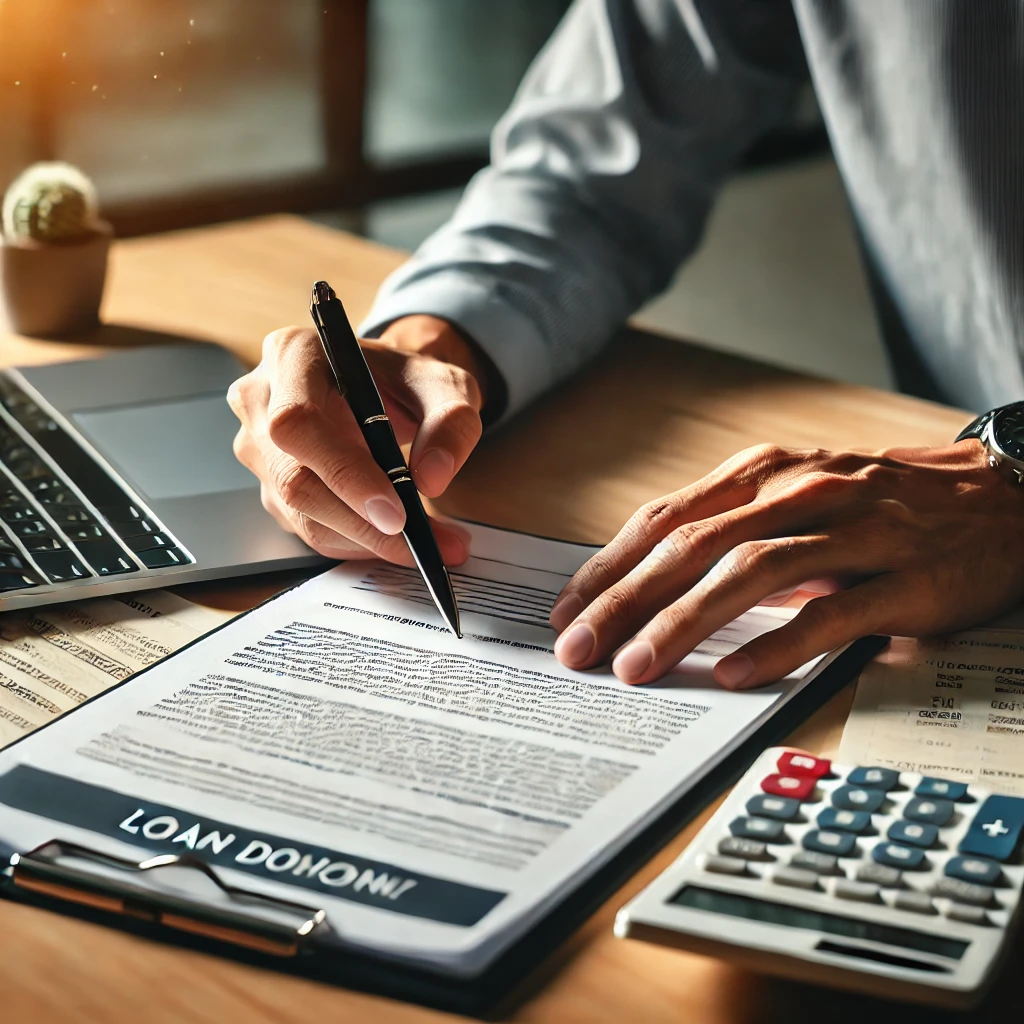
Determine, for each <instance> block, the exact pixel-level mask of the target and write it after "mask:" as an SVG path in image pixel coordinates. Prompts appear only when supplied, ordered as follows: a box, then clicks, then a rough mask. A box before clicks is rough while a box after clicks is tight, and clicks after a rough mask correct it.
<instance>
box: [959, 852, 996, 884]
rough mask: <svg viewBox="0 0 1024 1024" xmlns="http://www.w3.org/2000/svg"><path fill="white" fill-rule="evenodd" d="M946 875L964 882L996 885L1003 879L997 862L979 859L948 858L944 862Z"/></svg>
mask: <svg viewBox="0 0 1024 1024" xmlns="http://www.w3.org/2000/svg"><path fill="white" fill-rule="evenodd" d="M946 874H947V875H948V876H949V877H950V878H959V879H961V880H962V881H964V882H977V883H978V884H979V885H997V884H998V883H999V880H1000V879H1001V878H1002V877H1003V869H1002V867H1000V865H999V864H998V862H996V861H994V860H984V859H983V858H981V857H950V859H949V860H948V861H946Z"/></svg>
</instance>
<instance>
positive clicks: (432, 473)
mask: <svg viewBox="0 0 1024 1024" xmlns="http://www.w3.org/2000/svg"><path fill="white" fill-rule="evenodd" d="M454 473H455V459H453V458H452V453H451V452H446V451H445V450H444V449H443V448H428V449H427V450H426V451H425V452H424V453H423V455H422V456H420V459H419V461H418V462H417V463H416V475H417V476H418V477H419V482H420V486H421V487H423V488H424V489H425V490H428V491H431V492H434V491H441V490H443V489H444V488H445V487H447V486H448V484H449V482H450V481H451V478H452V475H453V474H454Z"/></svg>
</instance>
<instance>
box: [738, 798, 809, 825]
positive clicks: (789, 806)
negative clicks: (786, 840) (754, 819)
mask: <svg viewBox="0 0 1024 1024" xmlns="http://www.w3.org/2000/svg"><path fill="white" fill-rule="evenodd" d="M799 813H800V801H799V800H794V799H793V798H792V797H791V796H772V795H771V794H770V793H758V794H757V796H752V797H751V798H750V799H749V800H748V801H747V814H753V815H757V816H759V817H762V818H776V819H777V820H778V821H792V820H793V819H794V818H795V817H796V816H797V815H798V814H799Z"/></svg>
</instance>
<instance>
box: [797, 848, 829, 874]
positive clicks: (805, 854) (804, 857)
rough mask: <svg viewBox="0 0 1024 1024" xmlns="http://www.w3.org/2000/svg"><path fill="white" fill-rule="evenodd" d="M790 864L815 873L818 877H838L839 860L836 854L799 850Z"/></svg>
mask: <svg viewBox="0 0 1024 1024" xmlns="http://www.w3.org/2000/svg"><path fill="white" fill-rule="evenodd" d="M789 863H790V865H791V866H792V867H794V868H802V869H803V870H804V871H813V872H814V873H815V874H818V875H838V874H840V873H841V872H840V870H839V858H838V857H837V856H836V855H835V854H834V853H818V852H817V851H815V850H797V852H796V853H794V854H793V856H792V857H791V858H790V860H789Z"/></svg>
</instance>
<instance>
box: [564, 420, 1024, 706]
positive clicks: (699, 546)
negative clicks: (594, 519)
mask: <svg viewBox="0 0 1024 1024" xmlns="http://www.w3.org/2000/svg"><path fill="white" fill-rule="evenodd" d="M1022 541H1024V488H1021V487H1019V486H1018V485H1016V484H1014V483H1011V482H1010V481H1008V480H1007V479H1005V478H1004V477H1003V476H1001V475H1000V474H999V473H996V472H993V471H992V469H991V468H989V466H988V457H987V454H986V453H985V450H984V449H983V447H982V445H981V444H980V442H978V441H973V440H971V441H962V442H960V443H959V444H956V445H953V446H952V447H950V448H905V449H890V450H887V451H884V452H879V453H876V454H874V455H867V454H861V453H856V452H828V451H820V450H813V451H796V450H792V449H785V448H778V447H775V446H769V445H765V446H759V447H757V448H750V449H747V450H746V451H743V452H740V453H739V454H738V455H736V456H734V457H733V458H732V459H729V460H728V461H727V462H725V463H723V465H722V466H720V467H719V468H718V469H717V470H715V471H714V472H713V473H711V474H709V475H708V476H706V477H704V479H702V480H699V481H698V482H697V483H695V484H692V485H691V486H689V487H684V488H683V489H682V490H680V491H676V492H675V493H674V494H670V495H667V496H666V497H664V498H660V499H658V500H657V501H652V502H650V503H649V504H647V505H645V506H644V507H643V508H641V509H640V511H639V512H637V513H636V514H635V515H634V516H633V517H632V519H630V521H629V522H628V523H627V524H626V525H625V526H624V527H623V528H622V530H621V531H620V532H619V534H618V536H617V537H616V538H615V539H614V540H613V541H612V542H611V543H610V544H609V545H608V546H607V547H606V548H604V549H603V550H602V551H601V552H600V553H599V554H597V555H595V556H594V557H593V558H592V559H591V560H590V561H589V562H587V564H586V565H584V566H583V568H582V569H580V571H579V572H578V573H576V575H575V576H574V577H573V578H572V580H571V581H570V582H569V583H568V584H567V585H566V586H565V588H564V589H563V591H562V593H561V594H560V595H559V598H558V600H557V601H556V602H555V605H554V607H553V608H552V610H551V625H552V626H553V627H554V628H555V629H556V630H558V631H559V632H560V633H561V636H559V638H558V641H557V643H556V644H555V654H556V655H557V656H558V658H559V660H560V661H561V662H562V663H563V664H565V665H567V666H569V667H570V668H589V667H591V666H594V665H597V664H599V663H601V662H603V661H607V659H608V658H609V657H611V656H612V655H613V654H614V652H615V651H616V649H617V648H619V647H620V646H622V645H623V644H626V646H625V647H623V648H622V650H620V651H619V652H618V654H616V655H615V657H614V661H613V662H612V669H613V671H614V672H615V674H616V675H617V676H618V677H619V678H620V679H622V680H623V681H625V682H627V683H648V682H653V681H654V680H656V679H658V678H660V677H661V676H663V675H664V674H665V673H666V672H668V671H669V670H670V669H671V668H673V666H675V665H676V664H678V662H679V661H680V660H681V659H682V658H683V657H685V656H686V655H687V654H689V653H690V652H691V651H692V650H693V649H694V648H695V647H696V646H697V645H698V644H699V643H700V642H701V641H703V640H705V639H707V637H709V636H711V634H712V633H714V632H716V631H717V630H718V629H720V628H721V627H722V626H724V625H726V624H727V623H728V622H730V621H731V620H733V619H734V618H736V616H738V615H740V614H741V613H742V612H744V611H747V610H748V609H749V608H752V607H753V606H754V605H756V604H758V603H759V602H761V601H764V600H765V599H767V598H771V597H774V596H775V595H778V594H779V593H780V592H781V593H785V592H787V591H793V590H795V589H796V588H797V587H799V586H800V584H802V583H804V582H805V581H809V580H822V579H823V580H831V581H837V582H836V583H835V585H834V587H833V588H832V589H834V590H835V592H834V593H831V594H828V595H827V596H823V597H818V598H816V599H814V600H812V601H810V602H808V603H807V604H806V605H805V606H804V607H803V609H802V610H801V611H800V612H798V613H797V615H796V616H795V618H793V619H792V621H790V622H788V623H786V624H785V625H783V626H780V627H779V628H778V629H775V630H772V631H771V632H769V633H765V634H764V635H762V636H759V637H757V638H756V639H754V640H751V641H750V642H749V643H747V644H746V645H745V646H744V647H742V648H741V649H740V650H739V651H737V652H735V653H734V654H731V655H729V656H728V657H726V658H723V659H721V660H720V661H719V662H718V664H717V665H716V667H715V678H716V679H717V681H718V682H719V683H721V684H722V685H723V686H727V687H730V688H733V689H746V688H748V687H752V686H759V685H761V684H763V683H769V682H773V681H775V680H777V679H780V678H782V677H783V676H785V675H787V674H788V673H789V672H792V671H793V670H795V669H796V668H798V667H799V666H800V665H802V664H804V663H805V662H807V661H809V660H810V659H811V658H813V657H815V656H817V655H819V654H823V653H825V652H827V651H830V650H833V649H834V648H836V647H839V646H840V645H842V644H844V643H847V642H848V641H851V640H855V639H856V638H858V637H861V636H865V635H868V634H871V633H882V634H889V635H897V636H926V635H929V634H934V633H942V632H947V631H949V630H953V629H959V628H964V627H967V626H970V625H974V624H976V623H978V622H981V621H984V620H986V619H988V618H991V617H992V616H994V615H996V614H998V613H999V612H1000V611H1003V610H1004V609H1006V608H1009V607H1011V606H1012V605H1014V604H1015V603H1017V602H1019V601H1020V600H1021V599H1022V598H1024V543H1022ZM825 589H829V588H828V587H826V588H825ZM627 641H629V643H626V642H627Z"/></svg>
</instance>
